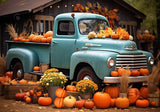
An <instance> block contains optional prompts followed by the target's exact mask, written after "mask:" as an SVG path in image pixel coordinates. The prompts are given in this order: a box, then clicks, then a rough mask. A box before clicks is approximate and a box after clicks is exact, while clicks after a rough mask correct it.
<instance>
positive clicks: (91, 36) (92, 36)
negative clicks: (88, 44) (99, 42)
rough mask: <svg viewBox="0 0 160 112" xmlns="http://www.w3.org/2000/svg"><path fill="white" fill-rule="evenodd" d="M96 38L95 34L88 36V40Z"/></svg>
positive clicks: (91, 33)
mask: <svg viewBox="0 0 160 112" xmlns="http://www.w3.org/2000/svg"><path fill="white" fill-rule="evenodd" d="M95 37H96V33H95V32H90V33H89V34H88V38H89V39H93V38H95Z"/></svg>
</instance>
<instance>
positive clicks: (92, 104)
mask: <svg viewBox="0 0 160 112" xmlns="http://www.w3.org/2000/svg"><path fill="white" fill-rule="evenodd" d="M84 107H85V108H87V109H92V108H93V107H94V102H93V101H92V100H90V99H88V100H87V101H86V102H85V103H84Z"/></svg>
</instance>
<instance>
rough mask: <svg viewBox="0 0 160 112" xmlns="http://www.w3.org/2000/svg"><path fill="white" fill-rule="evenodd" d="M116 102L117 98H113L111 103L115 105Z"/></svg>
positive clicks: (112, 105)
mask: <svg viewBox="0 0 160 112" xmlns="http://www.w3.org/2000/svg"><path fill="white" fill-rule="evenodd" d="M115 103H116V98H111V104H110V106H111V107H114V106H115Z"/></svg>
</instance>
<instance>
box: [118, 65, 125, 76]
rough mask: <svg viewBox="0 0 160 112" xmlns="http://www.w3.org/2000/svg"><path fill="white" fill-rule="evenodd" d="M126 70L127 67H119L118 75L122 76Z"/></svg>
mask: <svg viewBox="0 0 160 112" xmlns="http://www.w3.org/2000/svg"><path fill="white" fill-rule="evenodd" d="M125 72H126V69H124V68H122V67H121V68H118V75H119V76H122V75H123V74H124V73H125Z"/></svg>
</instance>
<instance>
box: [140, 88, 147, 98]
mask: <svg viewBox="0 0 160 112" xmlns="http://www.w3.org/2000/svg"><path fill="white" fill-rule="evenodd" d="M140 94H141V96H142V97H143V98H145V99H146V98H147V97H148V88H147V87H145V86H143V87H141V88H140Z"/></svg>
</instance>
